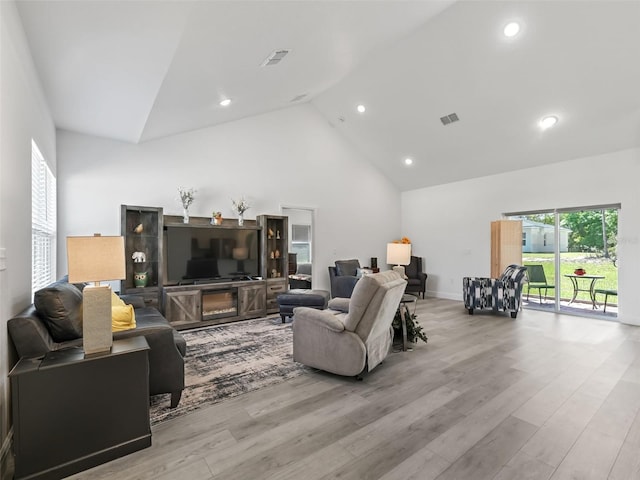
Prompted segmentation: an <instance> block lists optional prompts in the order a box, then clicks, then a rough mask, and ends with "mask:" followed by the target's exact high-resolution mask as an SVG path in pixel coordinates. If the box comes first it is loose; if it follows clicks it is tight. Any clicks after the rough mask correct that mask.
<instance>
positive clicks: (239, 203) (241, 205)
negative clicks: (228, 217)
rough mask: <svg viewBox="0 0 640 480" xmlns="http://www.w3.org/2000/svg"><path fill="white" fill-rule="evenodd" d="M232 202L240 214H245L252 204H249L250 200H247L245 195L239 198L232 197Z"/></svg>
mask: <svg viewBox="0 0 640 480" xmlns="http://www.w3.org/2000/svg"><path fill="white" fill-rule="evenodd" d="M231 203H232V205H233V209H234V210H235V211H236V212H237V213H238V215H243V214H244V212H246V211H247V210H249V209H250V208H251V205H249V202H247V201H246V200H245V199H244V197H240V199H239V200H233V199H232V200H231Z"/></svg>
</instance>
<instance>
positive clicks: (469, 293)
mask: <svg viewBox="0 0 640 480" xmlns="http://www.w3.org/2000/svg"><path fill="white" fill-rule="evenodd" d="M526 273H527V267H523V266H521V265H509V266H508V267H507V268H506V269H505V270H504V273H503V274H502V275H501V276H500V278H483V277H482V278H481V277H465V278H463V279H462V293H463V296H464V306H465V308H466V309H467V310H468V311H469V315H473V311H474V310H475V309H478V310H484V309H490V310H494V311H504V312H509V313H510V314H511V318H516V317H517V316H518V311H519V310H520V301H521V298H522V286H523V284H524V283H525V282H526V281H527V277H526Z"/></svg>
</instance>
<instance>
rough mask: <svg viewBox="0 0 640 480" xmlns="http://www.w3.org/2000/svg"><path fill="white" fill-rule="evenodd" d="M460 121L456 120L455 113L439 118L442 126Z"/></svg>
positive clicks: (456, 115)
mask: <svg viewBox="0 0 640 480" xmlns="http://www.w3.org/2000/svg"><path fill="white" fill-rule="evenodd" d="M458 120H460V119H459V118H458V114H457V113H450V114H449V115H445V116H444V117H440V121H441V122H442V124H443V125H449V124H450V123H453V122H457V121H458Z"/></svg>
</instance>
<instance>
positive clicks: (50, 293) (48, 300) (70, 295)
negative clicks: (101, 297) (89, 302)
mask: <svg viewBox="0 0 640 480" xmlns="http://www.w3.org/2000/svg"><path fill="white" fill-rule="evenodd" d="M33 303H34V305H35V307H36V311H37V312H38V315H39V316H40V318H42V320H43V321H44V323H45V325H46V326H47V328H48V329H49V332H50V333H51V337H52V338H53V339H54V340H55V341H56V342H65V341H67V340H75V339H77V338H80V337H82V292H81V291H80V290H78V288H77V287H76V286H75V285H73V284H70V283H64V282H55V283H52V284H51V285H48V286H46V287H44V288H42V289H40V290H38V291H37V292H36V293H35V295H34V297H33Z"/></svg>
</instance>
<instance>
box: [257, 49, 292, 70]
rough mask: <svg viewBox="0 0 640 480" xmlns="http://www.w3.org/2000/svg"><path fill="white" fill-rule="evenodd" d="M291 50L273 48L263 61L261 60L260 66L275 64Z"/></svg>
mask: <svg viewBox="0 0 640 480" xmlns="http://www.w3.org/2000/svg"><path fill="white" fill-rule="evenodd" d="M290 51H291V50H275V51H273V52H272V53H271V55H269V56H268V57H267V58H266V59H265V61H264V62H262V65H261V66H262V67H267V66H269V65H276V64H278V63H280V60H282V59H283V58H284V57H286V56H287V55H288V54H289V52H290Z"/></svg>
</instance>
